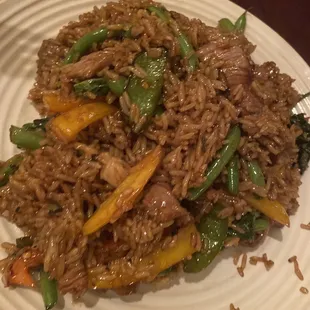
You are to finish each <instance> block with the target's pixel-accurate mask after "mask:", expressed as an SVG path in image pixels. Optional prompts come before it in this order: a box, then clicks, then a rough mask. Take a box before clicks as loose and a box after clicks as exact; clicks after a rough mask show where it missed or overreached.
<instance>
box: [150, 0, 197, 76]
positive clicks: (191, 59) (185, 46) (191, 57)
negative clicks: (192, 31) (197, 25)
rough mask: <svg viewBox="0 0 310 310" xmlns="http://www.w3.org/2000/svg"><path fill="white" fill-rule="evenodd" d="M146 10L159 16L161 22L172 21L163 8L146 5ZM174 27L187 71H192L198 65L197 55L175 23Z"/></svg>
mask: <svg viewBox="0 0 310 310" xmlns="http://www.w3.org/2000/svg"><path fill="white" fill-rule="evenodd" d="M148 10H149V11H150V12H152V13H154V14H155V15H157V17H158V18H160V19H161V20H162V21H163V22H166V23H171V22H172V19H171V17H170V16H169V13H168V12H167V11H166V9H165V8H159V7H156V6H150V7H148ZM175 27H176V28H177V39H178V41H179V45H180V52H181V56H182V57H183V58H185V59H187V61H188V71H189V72H190V73H192V72H193V71H195V69H196V68H197V66H198V57H197V55H196V54H195V50H194V48H193V46H192V44H191V43H190V41H189V39H188V38H187V37H186V35H185V34H184V33H182V32H181V31H180V30H179V29H178V28H179V27H178V26H177V25H175Z"/></svg>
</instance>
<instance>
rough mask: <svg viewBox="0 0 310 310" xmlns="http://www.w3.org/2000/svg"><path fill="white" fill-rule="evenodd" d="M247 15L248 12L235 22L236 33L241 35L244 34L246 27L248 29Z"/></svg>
mask: <svg viewBox="0 0 310 310" xmlns="http://www.w3.org/2000/svg"><path fill="white" fill-rule="evenodd" d="M246 14H247V11H245V12H244V13H243V14H242V15H241V16H240V17H239V18H238V19H237V21H236V22H235V29H234V30H235V31H236V32H239V33H244V31H245V27H246Z"/></svg>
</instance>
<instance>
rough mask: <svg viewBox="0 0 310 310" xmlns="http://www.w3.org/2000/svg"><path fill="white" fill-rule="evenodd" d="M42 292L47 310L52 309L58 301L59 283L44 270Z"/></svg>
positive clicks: (41, 273) (41, 278)
mask: <svg viewBox="0 0 310 310" xmlns="http://www.w3.org/2000/svg"><path fill="white" fill-rule="evenodd" d="M39 283H40V290H41V293H42V296H43V301H44V305H45V309H46V310H50V309H52V308H53V307H54V306H55V305H56V304H57V301H58V292H57V282H56V280H54V279H51V278H50V276H49V274H48V273H47V272H45V271H44V270H41V271H40V280H39Z"/></svg>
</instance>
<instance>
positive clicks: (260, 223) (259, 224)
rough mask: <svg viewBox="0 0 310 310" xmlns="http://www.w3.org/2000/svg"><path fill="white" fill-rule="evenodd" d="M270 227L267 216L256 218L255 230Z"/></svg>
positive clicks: (258, 230)
mask: <svg viewBox="0 0 310 310" xmlns="http://www.w3.org/2000/svg"><path fill="white" fill-rule="evenodd" d="M268 227H269V221H268V220H267V219H265V218H259V219H256V220H255V223H254V231H255V232H261V231H264V230H266V229H267V228H268Z"/></svg>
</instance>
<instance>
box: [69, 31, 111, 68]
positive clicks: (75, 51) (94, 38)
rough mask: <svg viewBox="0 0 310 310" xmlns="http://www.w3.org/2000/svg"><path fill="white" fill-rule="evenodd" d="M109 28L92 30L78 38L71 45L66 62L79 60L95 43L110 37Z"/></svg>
mask: <svg viewBox="0 0 310 310" xmlns="http://www.w3.org/2000/svg"><path fill="white" fill-rule="evenodd" d="M108 33H109V31H108V29H107V28H105V27H104V28H101V29H97V30H94V31H91V32H89V33H87V34H86V35H84V36H83V37H81V38H80V39H79V40H77V41H76V42H75V43H74V44H73V46H72V47H71V49H70V51H69V53H68V54H67V55H66V58H65V60H64V63H65V64H70V63H72V62H77V61H78V60H79V59H80V58H81V57H82V56H83V55H84V54H85V53H86V52H87V51H88V50H89V49H90V48H91V47H92V45H93V44H95V43H100V42H103V41H105V40H106V39H107V37H108Z"/></svg>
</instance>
